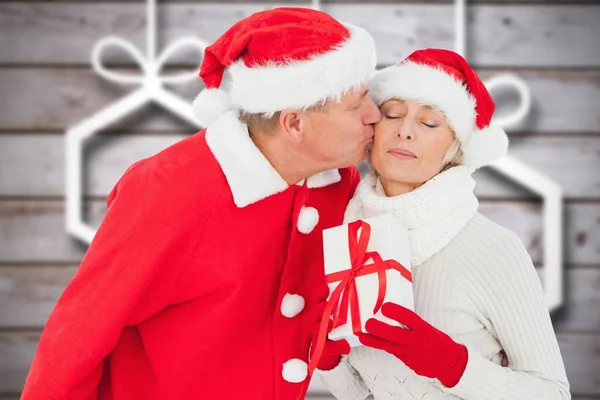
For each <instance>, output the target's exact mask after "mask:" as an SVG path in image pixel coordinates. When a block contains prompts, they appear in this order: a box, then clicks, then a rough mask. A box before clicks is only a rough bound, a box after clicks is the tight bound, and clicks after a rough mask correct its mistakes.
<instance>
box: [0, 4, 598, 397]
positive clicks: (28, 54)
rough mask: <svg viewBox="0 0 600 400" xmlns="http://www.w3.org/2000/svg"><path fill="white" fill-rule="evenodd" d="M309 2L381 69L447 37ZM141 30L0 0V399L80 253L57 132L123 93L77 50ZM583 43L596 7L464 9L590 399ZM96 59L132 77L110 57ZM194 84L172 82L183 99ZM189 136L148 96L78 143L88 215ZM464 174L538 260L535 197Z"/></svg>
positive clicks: (420, 22)
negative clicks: (501, 88)
mask: <svg viewBox="0 0 600 400" xmlns="http://www.w3.org/2000/svg"><path fill="white" fill-rule="evenodd" d="M288 3H294V4H307V3H308V2H306V3H302V2H300V1H289V2H288ZM325 3H326V4H325V9H326V10H327V11H328V12H330V13H331V14H333V15H334V16H335V17H338V18H340V19H343V20H346V21H349V22H354V23H356V24H359V25H361V26H363V27H365V28H367V29H368V30H369V31H370V32H371V33H372V34H373V35H374V37H375V39H376V42H377V48H378V53H379V57H380V62H381V64H382V65H386V64H390V63H394V62H397V61H399V60H400V59H401V58H402V57H403V56H405V55H407V54H408V53H409V52H410V51H411V50H413V49H416V48H420V47H446V48H452V46H453V32H454V26H453V4H452V2H451V1H448V0H425V1H417V0H414V1H381V2H377V3H376V4H375V3H374V4H370V3H371V2H369V4H367V2H366V1H350V0H346V1H342V0H338V1H331V2H325ZM280 4H281V3H280ZM272 6H273V4H267V3H262V2H259V1H247V2H240V1H232V0H230V1H226V2H222V1H221V2H216V1H215V2H213V3H207V2H203V1H198V0H194V1H191V0H190V1H187V0H170V1H164V2H161V3H160V6H159V10H160V17H159V22H158V23H159V27H160V30H159V34H158V37H159V39H160V42H161V43H162V44H163V45H165V44H168V43H169V42H170V41H172V40H173V39H174V38H178V37H180V36H183V35H189V34H195V35H197V36H199V37H201V38H203V39H205V40H206V41H208V42H211V41H212V40H214V39H215V38H216V37H218V35H219V34H220V33H222V32H223V31H224V30H225V29H226V28H227V27H228V26H230V25H231V24H232V23H234V22H235V21H236V20H238V19H240V18H242V17H244V16H246V15H248V14H250V13H252V12H254V11H258V10H261V9H264V8H266V7H272ZM144 34H145V7H144V3H143V2H142V1H114V0H113V1H112V2H110V1H107V0H86V1H77V2H75V1H67V0H56V1H36V2H34V1H20V2H15V1H13V2H10V1H3V0H0V93H1V95H0V399H15V398H17V397H18V395H19V392H20V390H21V388H22V385H23V382H24V379H25V376H26V373H27V370H28V367H29V363H30V362H31V358H32V356H33V353H34V351H35V348H36V344H37V340H38V337H39V333H40V332H41V329H42V327H43V325H44V323H45V321H46V319H47V317H48V314H49V313H50V311H51V310H52V307H53V305H54V303H55V301H56V299H57V298H58V296H59V295H60V293H61V292H62V290H63V288H64V287H65V285H66V284H67V283H68V281H69V279H70V278H71V276H72V275H73V273H74V272H75V270H76V268H77V265H78V263H79V261H80V260H81V257H82V255H83V254H84V252H85V247H84V246H83V245H81V244H80V243H78V242H77V241H75V240H73V239H71V238H69V237H68V236H67V235H66V234H65V231H64V228H63V226H64V197H63V193H64V189H65V188H64V181H63V176H64V144H65V142H64V140H65V136H64V131H65V129H66V128H67V127H68V126H71V125H73V124H74V123H76V122H78V121H80V120H81V119H83V118H85V117H86V116H89V115H91V114H93V113H94V112H96V111H98V110H99V109H101V108H102V107H104V106H106V105H108V104H109V103H111V102H113V101H115V100H116V99H119V98H121V97H122V96H123V95H124V94H125V93H127V92H128V91H129V90H131V88H122V87H119V86H116V85H114V84H111V83H108V82H105V81H103V80H102V79H101V78H99V77H98V76H96V75H95V74H94V73H93V72H92V71H91V69H90V68H89V57H90V51H91V48H92V46H93V45H94V43H95V42H96V41H97V40H98V39H100V38H101V37H104V36H107V35H121V36H123V37H125V38H128V39H130V40H131V41H133V42H134V43H136V44H137V45H140V46H141V45H142V44H143V40H144ZM599 43H600V3H599V2H596V1H540V0H538V1H536V0H521V1H516V0H513V1H502V0H494V1H492V0H478V1H472V2H470V3H469V26H468V48H469V55H470V60H471V61H472V62H473V64H475V65H476V67H477V68H478V70H479V71H480V72H481V73H482V74H483V75H484V76H485V77H491V76H494V75H497V74H498V73H502V72H507V71H509V72H516V73H518V74H519V75H520V76H521V77H522V78H523V79H524V80H525V81H526V82H527V84H528V85H529V87H530V88H531V92H532V96H533V102H534V109H533V110H532V112H531V114H530V115H529V116H528V118H527V120H526V121H525V122H524V123H522V124H521V125H520V126H519V127H518V129H516V131H514V132H512V133H511V139H512V142H511V143H512V148H511V154H512V155H514V156H515V157H517V158H519V159H520V160H522V161H524V162H526V163H527V164H529V165H531V166H532V167H534V168H536V169H537V170H539V171H540V172H543V173H545V174H547V175H548V176H549V177H551V178H552V179H554V180H555V181H556V182H558V183H559V184H560V185H561V186H562V187H563V189H564V193H565V197H566V199H565V205H566V208H565V209H566V215H565V241H564V243H565V257H566V259H565V267H566V273H565V277H566V304H565V306H564V307H563V309H562V310H561V311H559V312H558V313H556V314H555V315H554V316H553V318H554V322H555V328H556V331H557V334H558V338H559V341H560V346H561V349H562V352H563V356H564V359H565V363H566V366H567V372H568V374H569V378H570V381H571V384H572V391H573V394H574V398H576V399H579V400H583V399H587V400H591V399H600V44H599ZM197 58H198V55H197V54H193V52H188V53H183V54H181V55H177V57H175V58H174V59H173V60H172V64H171V66H170V67H169V68H170V69H171V70H173V69H181V68H192V69H193V68H195V65H196V64H195V62H196V60H197ZM107 61H108V62H110V63H112V64H114V65H115V66H116V67H118V68H121V69H123V70H125V71H127V72H131V73H135V72H136V70H135V68H134V66H133V65H132V62H131V60H129V59H127V58H126V57H125V56H124V55H123V54H120V53H118V52H116V53H111V54H109V55H108V57H107ZM199 89H200V84H199V83H198V84H191V85H187V86H186V87H183V88H181V87H177V88H173V90H174V91H175V92H176V93H178V94H180V95H182V96H184V97H186V98H189V99H191V98H192V97H193V95H194V94H195V93H197V91H198V90H199ZM508 97H509V98H510V96H508ZM503 107H504V108H503ZM507 109H510V105H506V106H505V105H503V104H500V110H501V111H503V110H507ZM192 131H193V129H192V128H191V127H189V126H186V125H185V124H184V123H182V122H181V121H178V120H177V119H176V118H174V117H172V116H170V115H168V114H167V113H165V112H163V111H162V110H161V109H160V108H159V107H156V106H149V107H147V108H145V109H144V110H143V111H141V112H139V113H136V114H135V115H132V116H131V117H129V118H127V120H125V121H121V122H119V123H117V124H115V125H113V126H111V127H110V128H109V129H107V130H106V132H102V134H100V135H97V136H96V137H94V138H93V139H92V140H90V142H89V144H88V145H87V146H86V149H85V154H86V159H87V162H86V185H85V186H86V189H85V190H86V204H87V205H88V219H89V221H91V222H92V223H94V224H97V223H98V222H99V221H100V220H101V218H102V216H103V214H104V211H105V208H104V199H105V197H106V194H107V193H108V190H109V189H110V188H111V186H112V185H113V184H114V183H115V181H116V179H117V178H118V177H119V176H120V174H122V172H123V171H124V170H125V168H126V167H127V166H128V165H129V164H130V163H131V162H133V161H135V160H137V159H139V158H142V157H145V156H148V155H150V154H153V153H155V152H156V151H158V150H160V149H161V148H164V147H165V146H167V145H169V144H171V143H173V142H174V141H176V140H178V139H180V138H182V137H183V136H185V135H186V134H189V133H191V132H192ZM477 179H478V188H477V193H478V195H479V196H480V198H481V199H482V210H483V212H484V213H485V214H486V215H489V216H490V217H491V218H493V219H495V220H496V221H498V222H500V223H502V224H504V225H506V226H507V227H509V228H511V229H513V230H515V231H516V232H517V233H518V234H519V236H520V237H521V239H522V240H523V241H524V243H525V244H526V246H527V248H528V249H529V251H530V253H531V255H532V257H533V259H534V260H535V261H536V262H537V263H542V262H543V253H542V250H543V249H542V245H543V240H542V239H543V238H542V227H543V221H542V218H541V216H540V210H541V202H540V200H539V199H538V198H536V196H534V195H533V194H532V193H530V192H528V191H527V190H525V189H523V188H520V187H517V186H516V185H515V184H514V183H512V182H510V181H509V180H508V179H507V178H505V177H501V176H499V175H498V174H496V173H493V172H492V171H489V170H486V171H481V172H479V173H478V174H477ZM319 398H320V399H324V398H325V397H319ZM315 400H316V398H315Z"/></svg>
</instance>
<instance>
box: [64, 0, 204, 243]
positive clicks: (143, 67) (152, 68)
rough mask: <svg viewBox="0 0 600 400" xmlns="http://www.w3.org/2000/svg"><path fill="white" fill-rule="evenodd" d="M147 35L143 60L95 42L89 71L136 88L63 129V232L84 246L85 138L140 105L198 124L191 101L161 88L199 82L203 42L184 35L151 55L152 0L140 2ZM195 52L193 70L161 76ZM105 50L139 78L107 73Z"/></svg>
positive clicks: (130, 49) (127, 45) (116, 41)
mask: <svg viewBox="0 0 600 400" xmlns="http://www.w3.org/2000/svg"><path fill="white" fill-rule="evenodd" d="M146 6H147V7H146V13H147V23H148V27H147V31H146V56H144V55H143V54H142V52H141V51H140V50H139V49H138V48H137V47H135V46H134V45H133V44H132V43H131V42H129V41H128V40H125V39H123V38H120V37H114V36H112V37H107V38H104V39H101V40H100V41H99V42H98V43H96V45H95V46H94V48H93V49H92V54H91V63H92V68H93V70H94V71H95V72H96V73H97V74H98V75H100V76H101V77H103V78H104V79H106V80H107V81H110V82H114V83H117V84H123V85H137V86H139V88H138V89H137V90H134V91H132V92H131V93H129V94H127V95H126V96H124V97H123V98H121V99H119V100H117V101H115V102H114V103H112V104H110V105H108V106H107V107H105V108H104V109H102V110H100V111H99V112H97V113H96V114H94V115H92V116H90V117H89V118H86V119H84V120H83V121H81V122H79V123H78V124H77V125H75V126H73V127H72V128H70V129H69V130H68V131H67V140H66V153H65V154H66V186H65V187H66V229H67V232H69V233H70V234H72V235H73V236H75V237H76V238H78V239H81V240H82V241H84V242H86V243H90V242H91V241H92V238H93V237H94V235H95V233H96V230H95V229H94V228H93V227H91V226H90V225H89V224H87V223H85V222H84V220H83V216H82V197H83V195H82V194H83V191H82V173H83V160H82V149H83V144H84V142H85V140H86V139H87V138H89V137H90V136H92V135H94V134H96V133H97V132H98V131H101V130H103V129H105V128H106V127H108V126H109V125H111V124H114V123H115V122H116V121H118V120H120V119H122V118H124V117H126V116H128V115H130V114H131V113H132V112H134V111H136V110H138V109H139V108H141V107H142V106H144V105H146V104H148V103H150V102H154V103H158V104H160V105H161V106H162V107H164V108H165V109H166V110H168V111H170V112H171V113H173V114H174V115H176V116H178V117H180V118H181V119H182V120H184V121H186V122H187V123H189V124H191V125H192V126H195V127H197V128H199V129H200V128H203V126H202V125H201V124H200V123H199V122H198V121H197V120H196V118H195V117H194V114H193V111H192V105H191V101H189V100H185V99H182V98H181V97H179V96H177V95H176V94H174V93H172V92H170V91H168V90H166V89H165V88H164V85H166V84H180V83H186V82H190V81H194V80H199V79H200V78H199V77H198V71H199V69H200V61H201V58H202V55H203V54H204V49H205V48H206V47H207V45H206V43H205V42H204V41H203V40H201V39H198V38H195V37H184V38H181V39H178V40H176V41H175V42H173V43H171V44H170V45H169V46H168V47H167V48H166V49H165V50H163V51H162V52H161V53H160V55H159V56H158V57H156V0H148V1H147V3H146ZM186 48H187V49H192V50H196V51H197V52H198V53H199V55H200V57H199V58H200V61H199V64H198V67H197V68H195V69H194V70H192V71H188V72H183V73H176V74H172V75H162V74H161V73H162V70H163V69H164V67H165V65H166V63H167V62H168V61H169V60H170V59H171V57H172V56H173V55H174V54H175V53H177V52H179V51H181V50H182V49H186ZM108 49H118V50H122V51H124V52H125V53H126V54H128V55H129V56H130V57H131V58H132V59H133V60H134V61H135V62H136V64H137V65H138V67H139V74H128V73H123V72H120V71H113V70H110V69H109V68H108V67H106V65H105V64H104V62H103V55H104V54H106V50H108Z"/></svg>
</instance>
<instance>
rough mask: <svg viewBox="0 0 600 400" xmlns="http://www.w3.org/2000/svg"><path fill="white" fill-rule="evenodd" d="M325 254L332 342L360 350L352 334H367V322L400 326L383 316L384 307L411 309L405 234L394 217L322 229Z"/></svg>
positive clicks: (379, 217) (410, 278)
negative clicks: (344, 341) (338, 342)
mask: <svg viewBox="0 0 600 400" xmlns="http://www.w3.org/2000/svg"><path fill="white" fill-rule="evenodd" d="M323 254H324V258H325V259H324V261H325V276H326V279H327V282H328V285H329V289H330V295H329V298H328V307H327V309H326V313H327V311H328V312H329V313H330V314H331V315H330V318H332V319H333V326H334V329H333V330H332V331H331V333H330V334H329V338H330V339H331V340H338V339H342V338H343V339H346V340H347V341H348V343H349V344H350V346H352V347H356V346H360V342H359V341H358V337H357V336H356V335H357V334H358V333H360V332H366V330H365V323H366V322H367V320H368V319H369V318H371V317H375V318H377V319H379V320H381V321H384V322H386V323H388V324H390V325H395V326H398V322H396V321H394V320H392V319H389V318H386V317H384V316H383V315H382V314H381V311H380V308H381V306H382V305H383V304H384V303H387V302H391V303H396V304H399V305H401V306H404V307H406V308H408V309H411V310H414V300H413V289H412V274H411V266H410V253H409V240H408V230H407V229H406V228H405V227H404V226H403V225H402V223H401V222H400V221H399V220H398V218H397V217H394V216H393V215H391V214H390V215H382V216H378V217H374V218H369V219H365V220H359V221H355V222H352V223H350V224H346V225H341V226H337V227H334V228H330V229H326V230H324V231H323ZM324 317H325V318H327V317H328V316H327V315H325V316H324Z"/></svg>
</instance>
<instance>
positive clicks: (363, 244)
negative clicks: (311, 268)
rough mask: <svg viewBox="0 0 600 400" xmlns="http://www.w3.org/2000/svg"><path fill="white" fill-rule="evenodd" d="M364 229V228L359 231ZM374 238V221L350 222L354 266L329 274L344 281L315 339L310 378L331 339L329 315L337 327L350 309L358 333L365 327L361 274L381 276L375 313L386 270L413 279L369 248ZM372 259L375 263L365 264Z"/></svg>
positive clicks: (330, 278) (328, 277) (384, 286)
mask: <svg viewBox="0 0 600 400" xmlns="http://www.w3.org/2000/svg"><path fill="white" fill-rule="evenodd" d="M359 230H360V232H359ZM370 238H371V225H369V224H368V223H366V222H364V221H360V220H358V221H355V222H352V223H350V224H348V247H349V250H350V262H351V265H352V266H351V268H350V269H347V270H344V271H338V272H334V273H331V274H328V275H326V276H325V279H326V280H327V283H328V284H329V283H333V282H340V283H339V284H338V285H337V287H336V288H335V289H334V291H333V293H332V294H331V297H330V298H329V301H328V302H327V305H326V306H325V311H324V312H323V316H322V319H321V325H320V326H319V334H318V337H317V342H316V343H314V348H315V350H314V353H313V356H312V357H311V360H310V363H309V365H308V376H309V379H310V377H311V376H312V373H313V372H314V370H315V369H316V367H317V363H318V362H319V359H320V358H321V354H322V353H323V348H324V346H325V340H326V339H327V328H328V325H329V319H330V317H331V316H333V327H334V328H337V327H339V326H342V325H344V324H345V323H347V321H348V309H350V316H351V319H352V331H353V332H354V334H356V335H358V334H359V333H360V332H361V331H362V322H361V319H360V307H359V303H358V291H357V289H356V282H355V279H356V277H358V276H363V275H369V274H374V273H376V274H377V276H378V278H379V291H378V296H377V301H376V303H375V307H374V308H373V314H376V313H377V312H378V311H379V309H380V308H381V306H382V305H383V301H384V299H385V293H386V289H387V278H386V271H387V270H389V269H395V270H397V271H399V272H400V274H402V276H403V277H404V278H405V279H406V280H408V281H409V282H412V274H411V273H410V271H409V270H408V269H406V268H405V267H404V266H403V265H402V264H400V263H399V262H398V261H396V260H385V261H384V260H383V259H382V258H381V256H380V255H379V253H377V252H375V251H371V252H367V246H368V244H369V239H370ZM369 260H373V263H371V264H367V265H365V263H366V262H367V261H369Z"/></svg>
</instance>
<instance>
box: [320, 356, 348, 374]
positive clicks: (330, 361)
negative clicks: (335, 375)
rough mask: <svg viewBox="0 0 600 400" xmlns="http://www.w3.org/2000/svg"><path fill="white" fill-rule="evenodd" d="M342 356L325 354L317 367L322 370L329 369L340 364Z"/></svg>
mask: <svg viewBox="0 0 600 400" xmlns="http://www.w3.org/2000/svg"><path fill="white" fill-rule="evenodd" d="M341 360H342V357H341V356H330V355H323V356H322V357H321V359H320V360H319V363H318V364H317V368H318V369H320V370H321V371H329V370H331V369H334V368H335V367H337V366H338V365H339V364H340V361H341Z"/></svg>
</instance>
